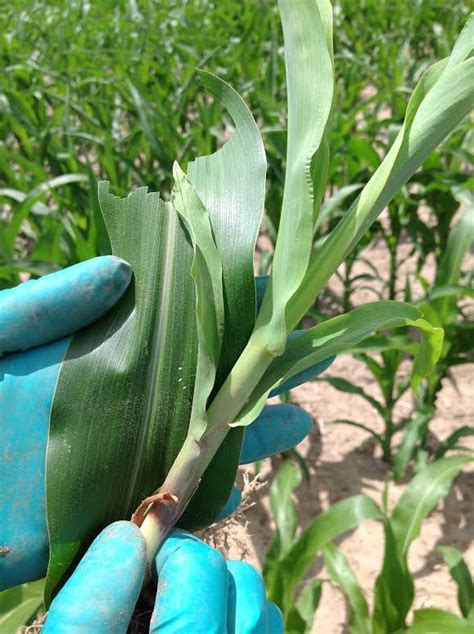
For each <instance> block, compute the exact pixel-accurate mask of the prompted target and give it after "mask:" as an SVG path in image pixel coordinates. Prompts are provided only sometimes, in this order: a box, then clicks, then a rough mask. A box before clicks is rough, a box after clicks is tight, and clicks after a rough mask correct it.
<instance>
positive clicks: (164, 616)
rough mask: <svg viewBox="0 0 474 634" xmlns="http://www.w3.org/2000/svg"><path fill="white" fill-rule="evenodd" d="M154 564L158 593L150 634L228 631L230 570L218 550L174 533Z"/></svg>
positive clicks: (181, 533)
mask: <svg viewBox="0 0 474 634" xmlns="http://www.w3.org/2000/svg"><path fill="white" fill-rule="evenodd" d="M155 565H156V572H157V576H158V591H157V595H156V602H155V610H154V612H153V616H152V619H151V625H150V632H152V633H155V632H156V633H158V634H182V633H183V632H192V633H193V634H211V633H213V632H214V633H216V634H222V632H226V631H227V630H226V627H227V596H228V590H227V567H226V564H225V561H224V558H223V556H222V555H221V554H220V553H219V552H217V550H214V548H211V547H210V546H207V545H206V544H204V543H203V542H202V541H201V540H199V539H198V538H197V537H194V535H191V534H190V533H187V532H186V531H181V530H175V531H173V533H171V535H170V536H169V537H168V539H167V540H166V541H165V542H164V544H163V545H162V546H161V548H160V550H159V551H158V555H157V556H156V558H155Z"/></svg>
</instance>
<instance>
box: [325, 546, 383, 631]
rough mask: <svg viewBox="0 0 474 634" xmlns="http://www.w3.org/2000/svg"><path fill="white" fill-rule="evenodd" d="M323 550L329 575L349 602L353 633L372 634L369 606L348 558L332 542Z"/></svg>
mask: <svg viewBox="0 0 474 634" xmlns="http://www.w3.org/2000/svg"><path fill="white" fill-rule="evenodd" d="M322 552H323V555H324V561H325V563H326V568H327V569H328V572H329V576H330V577H331V579H332V581H333V582H334V583H336V584H337V585H338V586H339V588H340V589H341V590H342V591H343V592H344V594H345V595H346V597H347V600H348V602H349V605H350V608H351V616H350V621H349V623H350V627H351V632H352V634H372V626H371V623H370V619H369V607H368V605H367V601H366V600H365V597H364V593H363V592H362V588H361V587H360V586H359V584H358V582H357V578H356V576H355V574H354V571H353V570H352V568H351V565H350V564H349V562H348V560H347V558H346V557H345V556H344V555H343V553H342V552H341V551H340V550H339V548H337V547H336V546H335V545H334V544H331V543H330V544H327V545H326V546H325V547H324V548H323V550H322Z"/></svg>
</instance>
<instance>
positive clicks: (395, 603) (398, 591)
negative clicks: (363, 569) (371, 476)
mask: <svg viewBox="0 0 474 634" xmlns="http://www.w3.org/2000/svg"><path fill="white" fill-rule="evenodd" d="M384 528H385V549H384V558H383V566H382V570H381V572H380V574H379V576H378V577H377V580H376V582H375V593H374V611H373V631H374V634H385V632H387V631H389V632H397V631H399V630H400V629H402V630H403V629H405V619H406V617H407V614H408V611H409V610H410V607H411V605H412V603H413V597H414V595H415V591H414V585H413V579H412V577H411V574H410V571H409V570H408V564H407V559H406V557H405V556H404V555H403V554H401V553H400V551H399V549H398V547H397V540H396V536H395V534H394V529H393V525H392V522H391V520H390V519H389V518H386V519H385V527H384Z"/></svg>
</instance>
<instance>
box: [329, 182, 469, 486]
mask: <svg viewBox="0 0 474 634" xmlns="http://www.w3.org/2000/svg"><path fill="white" fill-rule="evenodd" d="M455 193H456V195H457V197H458V198H459V202H462V203H463V204H462V206H461V207H459V206H458V205H459V203H458V205H455V206H454V208H453V209H452V211H451V214H450V216H451V218H452V217H454V215H455V213H456V212H459V213H458V218H457V220H456V221H455V222H454V223H453V225H452V226H451V228H450V227H449V224H448V226H447V227H446V229H448V230H449V228H450V231H446V229H445V231H444V233H445V234H446V235H445V236H444V238H443V236H442V235H439V234H440V233H442V232H441V231H435V232H432V233H434V234H435V236H436V234H438V235H437V236H436V237H437V241H436V245H437V249H436V251H437V253H438V257H437V260H435V262H436V275H435V280H434V283H433V284H432V285H431V286H430V285H429V283H428V282H427V281H426V280H425V279H424V278H422V277H421V275H420V274H419V273H418V274H416V273H414V274H413V276H415V275H416V277H417V279H419V280H421V282H422V283H423V287H424V289H425V292H424V293H423V295H422V296H421V297H419V298H416V299H415V298H413V292H412V291H411V288H410V284H406V285H405V291H404V295H405V300H406V301H415V303H416V305H417V306H419V307H420V308H421V310H422V311H423V313H424V314H425V315H426V316H428V317H429V320H430V323H432V324H433V325H434V324H436V326H438V327H440V328H442V329H443V331H444V342H443V346H442V350H441V357H440V360H439V362H438V363H437V364H436V366H435V367H434V368H433V370H432V372H431V374H430V377H429V380H428V381H427V382H426V384H425V385H424V386H423V389H422V390H421V392H420V394H419V395H418V396H417V397H416V398H415V401H414V411H413V413H412V414H411V415H410V416H408V417H404V418H401V419H397V417H396V412H395V410H396V406H397V403H398V402H399V400H400V399H401V397H402V396H403V395H404V394H405V393H406V392H407V390H408V389H409V386H410V381H409V377H408V378H401V377H400V366H401V364H402V362H403V361H404V360H405V359H406V357H407V355H411V356H413V355H414V354H416V351H417V349H418V347H419V344H418V343H417V341H416V340H415V339H414V338H413V337H410V336H409V333H408V331H407V332H406V333H404V334H403V335H401V336H400V335H396V336H394V335H392V336H384V337H377V338H372V339H368V340H366V341H365V342H362V343H361V344H359V345H358V347H357V348H356V349H354V350H353V351H352V353H353V355H354V357H355V358H356V359H357V360H358V361H360V362H362V363H363V364H364V365H365V366H366V367H367V369H368V370H369V372H370V373H371V375H372V376H373V378H374V380H375V382H376V384H377V385H378V387H379V390H380V397H373V396H371V395H370V394H368V393H367V392H366V391H365V390H364V389H363V388H362V387H360V386H358V385H356V384H354V383H353V382H351V381H349V380H347V379H344V378H342V377H337V376H333V377H322V378H321V379H319V380H320V381H324V382H327V383H329V384H330V385H331V386H333V387H334V388H336V389H338V390H340V391H342V392H345V393H350V394H354V395H357V396H359V397H361V398H363V399H365V400H366V401H367V402H368V403H369V405H370V406H371V407H372V408H373V410H374V411H375V412H376V413H377V415H378V416H379V417H380V418H381V421H382V425H383V430H382V431H381V432H377V431H375V430H374V429H372V428H371V427H370V426H369V425H367V424H366V423H364V422H361V421H357V420H352V419H339V420H335V421H332V422H333V423H336V424H345V425H353V426H355V427H357V428H359V429H362V430H364V431H366V432H367V433H369V434H370V435H371V437H372V438H373V439H374V441H375V442H376V443H377V444H378V445H379V446H380V448H381V450H382V455H383V459H384V460H385V461H386V462H387V463H388V464H390V465H392V467H393V474H394V476H395V479H396V480H400V478H401V477H402V476H403V474H404V473H405V470H406V468H407V466H408V464H409V462H410V460H411V459H412V458H413V457H414V456H415V455H416V456H417V457H418V462H421V463H424V462H426V460H427V459H429V458H435V459H437V458H440V457H442V456H443V455H444V454H445V453H446V452H447V451H449V450H451V449H454V448H456V449H462V448H463V447H462V445H459V444H458V441H459V440H460V439H461V438H463V437H466V436H468V435H472V434H473V433H474V429H473V428H472V427H470V426H469V425H462V426H460V427H459V428H458V429H456V430H455V431H454V432H453V433H452V434H451V435H450V436H449V437H448V438H446V439H445V440H444V441H443V443H442V444H441V445H440V446H439V447H438V448H436V451H434V452H431V454H432V455H429V452H428V440H429V438H428V431H429V423H430V420H431V419H432V418H433V416H434V415H435V413H436V397H437V394H438V392H439V390H440V389H441V386H442V380H443V378H445V377H446V376H448V374H449V371H450V368H452V367H453V366H455V365H459V364H464V363H469V362H472V360H473V359H472V351H471V345H470V343H469V340H470V337H472V320H470V319H469V316H468V315H465V314H464V311H463V309H462V307H461V306H460V299H463V298H464V297H466V296H467V297H472V296H473V290H472V282H471V281H470V280H469V276H465V275H463V273H462V268H461V266H462V263H463V260H464V257H465V255H466V254H467V253H468V252H469V249H470V247H471V245H472V243H473V241H474V207H473V201H472V195H471V194H470V193H469V192H468V191H466V190H464V189H460V190H458V191H455ZM440 224H442V223H441V222H440ZM391 235H392V238H393V240H394V241H395V242H396V241H397V239H399V234H397V232H394V233H392V234H391ZM422 257H423V259H424V258H425V257H426V254H423V256H422ZM417 268H418V267H417ZM375 353H378V358H377V356H376V354H375ZM397 433H398V434H401V441H400V443H399V445H398V447H394V437H395V434H397Z"/></svg>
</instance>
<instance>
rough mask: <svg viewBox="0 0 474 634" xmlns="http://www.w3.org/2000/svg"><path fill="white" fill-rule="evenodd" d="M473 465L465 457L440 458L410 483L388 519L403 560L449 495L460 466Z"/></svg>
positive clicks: (470, 459)
mask: <svg viewBox="0 0 474 634" xmlns="http://www.w3.org/2000/svg"><path fill="white" fill-rule="evenodd" d="M469 462H472V458H469V457H465V456H451V457H449V458H442V459H440V460H437V461H436V462H434V463H432V464H430V465H428V466H427V467H425V468H424V469H423V470H422V471H420V472H419V473H418V474H417V475H416V476H415V477H414V478H413V480H411V482H410V484H409V485H408V487H407V488H406V489H405V491H404V493H403V495H402V497H401V498H400V500H399V501H398V503H397V505H396V507H395V509H394V510H393V513H392V516H391V525H392V530H393V534H394V538H395V541H396V544H397V548H398V551H399V553H400V555H401V556H402V557H406V556H407V553H408V550H409V548H410V545H411V544H412V542H413V541H414V540H415V539H416V538H417V537H418V535H419V534H420V528H421V524H422V522H423V520H424V519H425V517H426V516H427V515H428V514H429V513H431V511H432V510H433V509H434V508H435V506H436V505H437V504H438V503H439V501H440V500H441V499H442V498H443V497H444V496H445V495H446V494H447V493H448V491H449V488H450V486H451V483H452V481H453V480H454V478H455V477H456V476H457V475H458V473H459V471H460V469H461V468H462V466H463V465H465V464H468V463H469Z"/></svg>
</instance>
